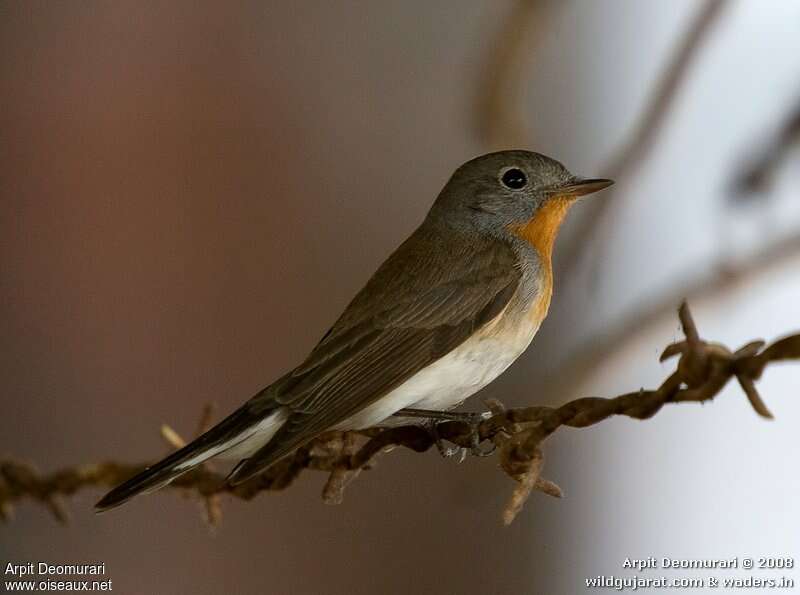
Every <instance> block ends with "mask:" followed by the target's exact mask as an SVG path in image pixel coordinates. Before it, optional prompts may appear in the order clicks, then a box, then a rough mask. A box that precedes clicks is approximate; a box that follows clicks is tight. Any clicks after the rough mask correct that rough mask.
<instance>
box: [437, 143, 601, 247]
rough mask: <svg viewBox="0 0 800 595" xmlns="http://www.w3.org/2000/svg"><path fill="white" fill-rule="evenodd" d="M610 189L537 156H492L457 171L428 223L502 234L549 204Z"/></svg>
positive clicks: (520, 152)
mask: <svg viewBox="0 0 800 595" xmlns="http://www.w3.org/2000/svg"><path fill="white" fill-rule="evenodd" d="M611 184H613V182H612V181H611V180H605V179H586V178H580V177H578V176H575V175H573V174H572V173H570V171H569V170H568V169H567V168H566V167H564V166H563V165H562V164H561V163H559V162H558V161H556V160H555V159H551V158H550V157H547V156H545V155H542V154H540V153H533V152H531V151H523V150H509V151H498V152H496V153H488V154H486V155H482V156H480V157H476V158H475V159H472V160H470V161H467V162H466V163H465V164H463V165H462V166H461V167H459V168H458V169H457V170H456V171H455V173H453V175H452V176H451V178H450V180H449V181H448V182H447V184H446V185H445V187H444V188H443V189H442V191H441V193H440V194H439V196H438V198H437V199H436V202H435V203H434V205H433V207H431V210H430V212H429V214H428V220H429V221H430V222H431V223H438V224H446V225H448V226H452V227H456V228H460V229H474V230H477V231H486V232H498V233H504V232H505V230H507V229H508V228H509V227H513V226H518V225H524V224H525V223H527V222H528V221H530V220H531V219H532V218H533V216H534V215H535V214H536V212H537V211H538V210H539V209H541V208H542V207H543V206H545V205H546V204H547V203H548V202H549V201H553V200H564V199H567V200H572V199H574V198H577V197H579V196H583V195H585V194H589V193H592V192H596V191H598V190H602V189H603V188H606V187H608V186H610V185H611Z"/></svg>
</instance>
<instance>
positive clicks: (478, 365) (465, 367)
mask: <svg viewBox="0 0 800 595" xmlns="http://www.w3.org/2000/svg"><path fill="white" fill-rule="evenodd" d="M537 329H538V327H536V328H528V329H520V332H518V333H514V334H513V335H512V336H511V337H509V336H508V335H504V336H503V338H502V339H500V338H498V337H497V336H491V334H488V333H487V334H483V333H482V336H476V337H473V338H470V339H468V340H467V341H465V342H464V343H462V344H461V345H460V346H459V347H457V348H456V349H454V350H453V351H451V352H450V353H448V354H447V355H446V356H444V357H443V358H441V359H439V360H436V361H435V362H433V363H432V364H430V365H429V366H427V367H426V368H423V369H422V370H420V371H419V372H417V373H416V374H415V375H414V376H412V377H411V378H409V379H408V380H406V381H405V382H404V383H403V384H401V385H400V386H398V387H397V388H396V389H394V390H393V391H392V392H390V393H389V394H387V395H386V396H384V397H381V398H380V399H379V400H378V401H376V402H375V403H373V404H372V405H370V406H368V407H366V408H365V409H363V410H362V411H359V412H358V413H357V414H355V415H354V416H353V417H351V418H349V419H347V420H345V421H344V422H343V423H341V424H339V425H338V426H337V427H336V429H338V430H355V429H363V428H369V427H371V426H375V425H380V424H381V422H383V421H384V420H386V419H387V418H388V417H390V416H391V415H392V414H394V413H396V412H397V411H399V410H400V409H404V408H406V407H413V408H416V409H431V410H435V411H444V410H447V409H451V408H453V407H455V406H457V405H459V404H461V403H462V402H463V401H464V400H465V399H467V398H468V397H470V396H472V395H473V394H475V393H476V392H478V391H479V390H480V389H482V388H483V387H484V386H486V385H487V384H489V383H490V382H491V381H492V380H494V379H495V378H497V377H498V376H499V375H500V374H502V373H503V372H504V371H505V370H506V368H508V367H509V366H510V365H511V364H512V363H513V362H514V360H516V359H517V358H518V357H519V356H520V354H521V353H522V352H523V351H525V348H526V347H527V346H528V345H529V344H530V342H531V340H532V339H533V336H534V335H535V334H536V330H537ZM406 421H407V420H406Z"/></svg>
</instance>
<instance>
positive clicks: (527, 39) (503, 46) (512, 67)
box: [475, 0, 544, 149]
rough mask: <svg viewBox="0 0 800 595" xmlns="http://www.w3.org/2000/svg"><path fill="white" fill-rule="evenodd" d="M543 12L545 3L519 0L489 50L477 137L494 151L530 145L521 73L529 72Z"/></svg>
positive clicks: (480, 88) (480, 89)
mask: <svg viewBox="0 0 800 595" xmlns="http://www.w3.org/2000/svg"><path fill="white" fill-rule="evenodd" d="M541 9H542V0H517V2H516V3H515V4H514V5H513V6H512V8H511V11H510V12H509V14H508V16H507V17H506V20H505V22H504V23H503V25H502V26H501V27H500V32H499V33H498V35H497V37H496V39H495V42H494V43H493V44H491V46H490V47H489V54H488V59H487V60H486V64H485V66H484V69H483V71H482V74H481V78H480V81H479V83H478V87H477V88H478V97H477V106H476V108H477V109H476V111H475V113H476V122H477V128H478V135H479V136H480V138H481V139H482V140H483V141H484V142H485V143H486V145H487V146H489V147H490V148H492V149H507V148H510V147H524V146H526V145H528V144H529V143H528V142H526V136H527V134H528V131H529V126H530V125H531V120H530V118H529V117H527V115H525V114H522V113H520V111H521V110H520V109H519V97H520V94H521V92H522V85H521V84H520V83H521V82H524V81H525V80H526V77H524V76H520V73H522V72H526V71H527V66H528V65H527V64H526V62H527V61H528V60H529V59H530V56H529V49H530V48H531V47H532V45H533V38H534V37H535V36H534V35H533V31H534V27H535V25H537V24H538V23H540V22H541V19H542V18H543V17H542V13H543V12H544V11H543V10H541ZM537 17H539V18H538V19H537Z"/></svg>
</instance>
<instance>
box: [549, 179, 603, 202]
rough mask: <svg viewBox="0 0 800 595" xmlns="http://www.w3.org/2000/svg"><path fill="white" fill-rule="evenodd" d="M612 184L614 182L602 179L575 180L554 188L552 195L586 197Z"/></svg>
mask: <svg viewBox="0 0 800 595" xmlns="http://www.w3.org/2000/svg"><path fill="white" fill-rule="evenodd" d="M613 183H614V180H606V179H604V178H575V179H573V180H571V181H569V182H567V183H566V184H564V185H563V186H559V187H558V188H554V189H553V193H554V194H558V195H560V196H575V197H577V196H586V195H587V194H592V193H593V192H598V191H599V190H602V189H603V188H608V187H609V186H611V184H613Z"/></svg>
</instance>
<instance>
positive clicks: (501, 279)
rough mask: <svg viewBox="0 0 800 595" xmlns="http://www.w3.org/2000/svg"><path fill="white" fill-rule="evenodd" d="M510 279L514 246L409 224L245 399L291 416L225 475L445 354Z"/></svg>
mask: <svg viewBox="0 0 800 595" xmlns="http://www.w3.org/2000/svg"><path fill="white" fill-rule="evenodd" d="M454 263H459V264H458V265H455V264H454ZM520 276H521V273H520V271H519V269H518V267H517V266H516V257H515V255H514V252H513V251H512V249H511V248H510V246H507V245H505V244H502V243H501V242H499V241H496V240H494V241H491V240H481V239H479V240H476V239H475V238H454V237H452V233H448V234H447V235H443V234H442V233H441V232H438V233H437V232H436V231H435V230H434V231H430V230H426V229H425V228H424V226H423V227H422V228H420V229H419V230H417V232H415V234H413V235H412V236H411V237H410V238H409V239H408V240H406V242H405V243H404V244H403V245H401V246H400V248H398V250H397V251H396V252H395V253H394V254H392V256H390V257H389V259H388V260H387V261H386V262H385V263H384V264H383V265H382V266H381V267H380V268H379V269H378V271H377V272H376V273H375V275H373V277H372V279H370V281H369V282H368V283H367V285H366V286H365V287H364V289H362V290H361V292H359V294H358V295H357V296H356V297H355V298H354V299H353V301H352V302H351V303H350V305H349V306H348V307H347V309H346V310H345V312H344V313H343V314H342V316H341V317H340V318H339V320H338V321H337V322H336V324H335V325H334V326H333V328H331V330H330V331H329V332H328V333H327V334H326V335H325V337H324V338H323V339H322V341H320V343H319V344H318V345H317V347H315V348H314V350H313V351H312V352H311V354H310V355H309V357H308V358H307V359H306V361H305V362H303V363H302V364H301V365H300V366H299V367H298V368H296V369H295V370H294V371H293V372H292V373H290V374H287V375H286V376H284V377H283V378H282V379H281V380H280V381H279V382H278V383H277V385H276V386H275V390H274V391H270V393H269V394H265V395H263V396H257V397H255V398H254V399H253V400H252V401H251V402H250V403H249V405H250V406H251V407H252V408H254V409H272V408H274V407H275V406H276V405H282V406H286V407H288V409H289V410H290V411H291V414H290V416H289V419H288V420H287V422H286V423H285V424H284V425H283V426H282V427H281V428H280V430H279V431H278V432H277V433H276V434H275V436H274V437H273V438H272V440H270V442H269V443H268V444H267V445H265V446H264V447H262V448H261V450H259V451H258V452H256V453H255V454H254V455H253V456H252V457H251V458H249V459H247V460H246V461H243V462H242V463H241V464H240V465H239V466H238V467H237V468H236V469H235V470H234V471H233V473H232V474H231V477H230V481H231V482H232V483H240V482H242V481H245V480H247V479H248V478H249V477H252V476H253V475H255V474H256V473H258V472H259V471H261V470H262V469H264V468H266V467H268V466H269V465H271V464H272V463H273V462H275V461H276V460H278V459H279V458H281V457H282V456H284V455H285V454H287V453H289V452H290V451H292V450H293V449H294V448H296V447H298V446H300V445H302V444H304V443H305V442H307V441H308V440H310V439H311V438H313V437H314V436H316V435H318V434H319V433H320V432H323V431H325V430H327V429H329V428H331V427H334V426H336V425H337V424H338V423H340V422H342V421H344V420H346V419H347V418H348V417H350V416H352V415H354V414H355V413H356V412H358V411H360V410H361V409H363V408H365V407H367V406H368V405H370V404H371V403H373V402H375V401H376V400H378V399H380V398H381V397H382V396H384V395H386V394H387V393H388V392H390V391H391V390H392V389H394V388H396V387H397V386H399V385H400V384H402V383H403V382H404V381H405V380H407V379H408V378H410V377H411V376H413V375H414V374H416V373H417V372H418V371H419V370H421V369H422V368H424V367H426V366H428V365H429V364H431V363H433V362H434V361H436V360H437V359H439V358H441V357H442V356H444V355H445V354H447V353H448V352H450V351H451V350H452V349H454V348H455V347H457V346H458V345H459V344H461V343H462V342H463V341H465V340H466V339H467V338H468V337H470V335H472V334H473V333H474V332H475V331H476V330H477V329H478V328H480V327H481V326H482V325H484V324H486V323H487V322H489V321H491V320H492V319H494V318H495V317H496V316H497V315H498V314H500V313H501V312H502V311H503V309H504V308H505V307H506V305H507V304H508V302H509V301H510V300H511V298H512V296H513V295H514V293H515V292H516V291H517V288H518V285H519V280H520Z"/></svg>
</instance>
